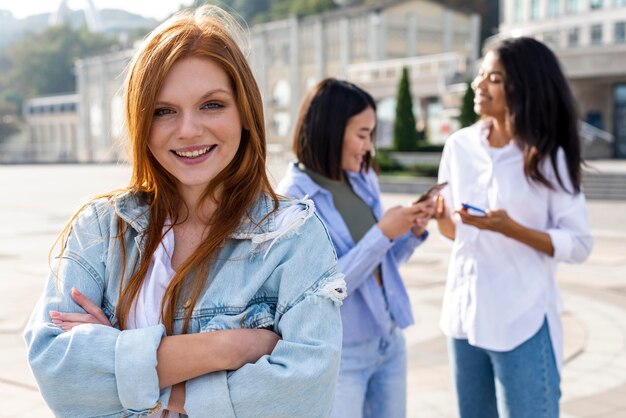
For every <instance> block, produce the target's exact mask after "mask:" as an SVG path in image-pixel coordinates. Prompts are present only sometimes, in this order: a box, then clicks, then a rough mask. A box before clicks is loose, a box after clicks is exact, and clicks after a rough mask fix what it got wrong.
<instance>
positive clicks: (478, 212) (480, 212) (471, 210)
mask: <svg viewBox="0 0 626 418" xmlns="http://www.w3.org/2000/svg"><path fill="white" fill-rule="evenodd" d="M461 206H463V209H465V210H467V213H468V214H470V215H472V216H485V215H487V211H486V210H484V209H481V208H477V207H476V206H472V205H470V204H469V203H461Z"/></svg>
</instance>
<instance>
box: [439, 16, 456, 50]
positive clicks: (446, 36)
mask: <svg viewBox="0 0 626 418" xmlns="http://www.w3.org/2000/svg"><path fill="white" fill-rule="evenodd" d="M452 26H453V24H452V12H451V11H450V9H445V10H444V11H443V16H442V22H441V28H442V34H441V35H442V39H441V40H442V46H443V52H450V51H452V35H453V30H454V29H453V27H452Z"/></svg>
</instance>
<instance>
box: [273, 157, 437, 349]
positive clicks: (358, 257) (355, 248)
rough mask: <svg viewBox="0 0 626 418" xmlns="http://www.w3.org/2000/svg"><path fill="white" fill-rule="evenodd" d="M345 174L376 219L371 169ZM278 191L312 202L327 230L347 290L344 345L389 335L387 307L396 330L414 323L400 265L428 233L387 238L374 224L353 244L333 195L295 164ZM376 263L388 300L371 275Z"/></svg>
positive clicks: (374, 177)
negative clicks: (399, 268)
mask: <svg viewBox="0 0 626 418" xmlns="http://www.w3.org/2000/svg"><path fill="white" fill-rule="evenodd" d="M347 176H348V180H349V182H350V185H351V186H352V189H353V190H354V192H355V193H356V194H357V196H359V197H360V198H361V199H363V201H364V202H365V203H366V204H367V206H369V207H370V208H371V210H372V212H373V213H374V216H375V217H376V219H380V217H381V216H382V205H381V202H380V189H379V186H378V177H377V175H376V173H375V172H374V170H369V172H367V173H365V172H362V173H352V172H347ZM277 190H278V192H279V193H282V194H284V195H286V196H289V197H291V198H298V199H299V198H303V197H305V196H306V197H309V198H310V199H312V200H313V202H315V208H316V211H317V213H318V214H319V216H320V217H321V218H322V220H323V221H324V223H325V224H326V226H327V228H328V230H329V232H330V236H331V239H332V241H333V244H334V245H335V249H336V251H337V254H338V256H339V270H340V271H341V272H342V273H344V274H345V279H346V284H347V287H348V297H347V298H346V300H345V301H344V303H343V305H342V307H341V317H342V321H343V339H344V342H356V341H364V340H367V339H370V338H376V337H382V336H385V335H386V334H387V333H388V331H389V330H388V329H386V327H387V323H388V322H387V312H386V309H389V312H390V313H391V316H392V319H393V321H394V322H395V324H396V325H397V326H399V327H401V328H405V327H407V326H409V325H411V324H412V323H413V314H412V313H411V304H410V301H409V297H408V295H407V292H406V288H405V287H404V284H403V282H402V278H401V277H400V273H399V271H398V267H399V265H400V264H401V263H403V262H405V261H406V260H408V258H409V257H410V256H411V255H412V254H413V251H414V250H415V248H416V247H417V246H418V245H420V244H421V243H422V242H424V240H425V239H426V238H427V237H428V232H427V231H425V232H424V234H422V235H421V236H420V237H416V236H415V235H414V234H413V232H411V231H409V232H408V233H406V234H404V235H402V236H400V237H398V238H396V239H394V240H390V239H388V238H387V237H385V235H383V233H382V231H381V230H380V228H379V227H378V225H376V224H375V225H373V226H372V227H371V228H370V229H369V231H368V232H367V233H366V234H365V236H364V237H363V238H362V239H361V240H360V241H359V242H358V243H354V241H353V240H352V236H351V235H350V231H349V230H348V227H347V226H346V224H345V222H344V220H343V218H342V217H341V215H340V214H339V212H338V211H337V209H336V208H335V206H334V204H333V198H332V194H331V193H330V192H329V191H328V190H326V189H324V188H323V187H320V186H319V185H318V184H317V183H315V182H314V181H313V180H312V179H311V178H310V177H309V176H308V175H306V174H305V173H304V172H302V171H301V170H300V169H298V167H297V165H296V164H290V166H289V169H288V170H287V175H286V176H285V177H284V178H283V179H282V181H281V182H280V184H279V185H278V188H277ZM379 264H380V265H381V271H382V276H383V286H384V290H385V296H386V300H385V298H384V297H383V295H382V292H381V291H380V289H379V288H378V284H377V283H376V280H375V278H374V274H373V272H374V269H375V268H376V266H378V265H379ZM387 304H388V308H387V306H386V305H387Z"/></svg>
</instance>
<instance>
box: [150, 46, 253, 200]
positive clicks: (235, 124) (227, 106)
mask: <svg viewBox="0 0 626 418" xmlns="http://www.w3.org/2000/svg"><path fill="white" fill-rule="evenodd" d="M153 111H154V119H153V121H152V127H151V130H150V137H149V139H148V148H149V149H150V152H151V153H152V155H153V156H154V158H155V159H156V160H157V161H158V162H159V164H161V166H162V167H163V168H164V169H165V170H167V172H168V173H170V174H171V175H172V176H174V177H175V178H176V180H177V183H178V188H179V191H181V193H185V192H186V191H190V190H195V191H196V192H198V193H201V192H202V191H203V190H204V189H205V188H206V186H207V185H208V184H209V182H210V181H211V180H212V179H213V178H215V176H216V175H217V174H218V173H219V172H220V171H222V170H223V169H224V168H226V166H228V164H229V163H230V162H231V161H232V160H233V158H234V157H235V154H236V153H237V149H238V148H239V143H240V141H241V132H242V123H241V117H240V114H239V109H238V108H237V102H236V99H235V95H234V92H233V88H232V86H231V82H230V79H229V78H228V75H227V74H226V72H225V71H224V70H223V69H222V68H221V67H220V66H218V65H217V64H215V63H214V62H213V61H210V60H208V59H202V58H196V57H191V58H185V59H182V60H180V61H178V62H177V63H176V64H174V65H173V66H172V68H171V70H170V72H169V73H168V75H167V77H166V78H165V81H164V83H163V87H162V88H161V91H160V92H159V94H158V96H157V100H156V103H155V107H154V110H153Z"/></svg>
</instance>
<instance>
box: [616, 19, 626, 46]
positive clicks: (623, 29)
mask: <svg viewBox="0 0 626 418" xmlns="http://www.w3.org/2000/svg"><path fill="white" fill-rule="evenodd" d="M625 42H626V22H617V23H615V43H616V44H623V43H625Z"/></svg>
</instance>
